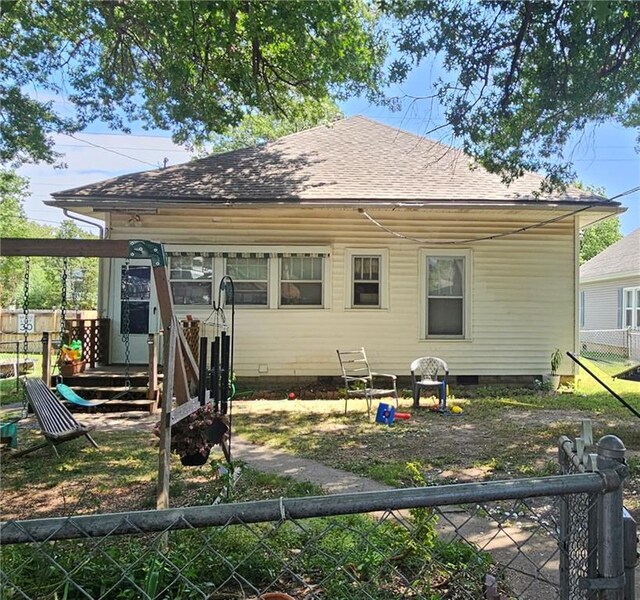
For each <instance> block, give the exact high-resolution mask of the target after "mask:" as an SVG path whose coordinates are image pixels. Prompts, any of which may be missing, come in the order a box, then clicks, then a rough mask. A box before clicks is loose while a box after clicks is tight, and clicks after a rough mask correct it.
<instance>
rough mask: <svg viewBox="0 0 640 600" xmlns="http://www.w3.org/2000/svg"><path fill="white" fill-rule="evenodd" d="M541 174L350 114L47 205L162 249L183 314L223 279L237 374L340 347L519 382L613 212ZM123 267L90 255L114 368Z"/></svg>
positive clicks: (399, 368) (541, 361)
mask: <svg viewBox="0 0 640 600" xmlns="http://www.w3.org/2000/svg"><path fill="white" fill-rule="evenodd" d="M541 181H542V180H541V178H540V177H539V176H537V175H534V174H530V173H528V174H525V176H524V177H522V178H520V179H518V180H517V181H515V182H513V183H512V184H511V185H510V186H506V185H505V184H503V183H501V180H500V178H499V177H497V176H495V175H491V174H489V173H488V172H486V171H485V170H484V169H482V168H480V167H478V166H477V165H474V164H472V161H471V160H470V159H469V158H468V157H466V156H465V155H464V154H462V153H461V152H459V151H457V150H454V149H452V148H449V147H447V146H443V145H441V144H438V143H435V142H432V141H429V140H426V139H424V138H420V137H418V136H415V135H412V134H409V133H406V132H403V131H399V130H396V129H393V128H391V127H387V126H385V125H382V124H379V123H377V122H375V121H371V120H369V119H366V118H363V117H353V118H349V119H344V120H341V121H338V122H336V123H334V124H332V125H331V126H320V127H316V128H314V129H310V130H307V131H303V132H300V133H296V134H293V135H289V136H286V137H284V138H281V139H280V140H277V141H275V142H272V143H268V144H266V145H264V146H259V147H254V148H247V149H243V150H237V151H233V152H228V153H224V154H219V155H214V156H210V157H208V158H204V159H201V160H196V161H192V162H189V163H186V164H183V165H177V166H174V167H169V168H165V169H159V170H154V171H147V172H142V173H134V174H130V175H124V176H121V177H116V178H114V179H111V180H108V181H103V182H99V183H95V184H92V185H87V186H83V187H79V188H75V189H71V190H67V191H64V192H59V193H57V194H55V195H54V199H53V200H51V201H49V202H48V204H50V205H52V206H58V207H61V208H66V209H69V210H72V211H75V212H77V213H81V214H84V215H88V216H91V217H96V218H99V219H102V220H104V222H105V224H106V232H107V233H106V235H107V237H108V238H111V239H150V240H155V241H159V242H163V243H164V244H165V247H166V249H167V251H168V252H169V254H170V277H171V285H172V288H173V292H174V302H175V310H176V312H177V314H178V315H180V316H185V315H187V314H190V315H192V316H193V318H195V319H201V320H202V321H205V322H207V323H211V322H213V321H214V318H215V317H214V316H212V300H213V299H215V298H217V291H218V284H219V281H220V279H221V277H222V276H224V275H225V274H230V275H231V276H232V277H233V279H234V281H235V288H236V339H235V362H234V370H235V371H236V372H237V374H238V375H239V376H241V377H286V378H291V377H297V378H306V377H316V376H337V375H338V374H339V369H338V361H337V358H336V353H335V351H336V349H337V348H341V349H349V348H359V347H360V346H365V347H366V349H367V353H368V355H369V359H370V362H371V363H372V365H373V366H374V368H375V369H376V370H380V371H385V372H393V373H396V374H398V375H408V374H409V365H410V363H411V361H412V360H413V359H415V358H417V357H420V356H428V355H434V356H440V357H442V358H444V359H445V360H446V361H447V362H448V364H449V368H450V371H451V374H452V376H453V378H454V379H455V378H457V380H458V381H459V382H468V383H471V382H476V381H480V382H483V381H495V380H496V378H503V379H510V380H519V378H525V379H527V380H528V381H531V379H532V377H533V376H537V375H540V374H542V373H547V372H548V371H549V356H550V354H551V352H552V350H553V349H554V348H561V349H562V350H563V351H564V350H575V349H576V347H577V343H578V342H577V332H578V326H577V319H578V289H577V286H578V284H577V281H578V277H577V274H578V258H577V257H578V249H579V231H580V229H581V228H583V227H585V226H587V225H588V224H590V223H592V222H594V221H597V220H600V219H602V218H604V217H606V216H609V215H614V214H617V213H620V212H622V211H623V210H624V209H622V208H621V207H620V205H619V204H618V203H616V202H608V201H606V200H605V199H603V198H601V197H598V196H594V195H593V194H592V193H591V192H588V191H584V190H579V189H576V188H569V189H568V190H567V191H566V192H565V193H563V194H559V195H556V196H552V197H547V196H544V195H542V196H539V195H538V193H539V187H540V183H541ZM136 268H137V269H139V270H138V271H136V276H137V277H138V278H140V279H141V280H144V281H145V282H146V289H142V290H141V292H140V293H139V294H138V295H136V297H135V298H132V302H133V304H132V310H131V320H132V331H135V332H136V333H135V334H134V335H132V347H131V351H132V353H133V356H134V358H135V359H137V360H139V361H140V362H143V361H144V360H145V358H146V336H145V335H144V334H145V333H146V331H148V330H154V329H155V328H156V327H157V318H156V316H155V315H156V311H155V310H154V302H155V300H154V295H153V289H152V282H151V278H150V275H149V272H148V268H147V267H144V266H143V265H141V266H136ZM145 269H146V270H145ZM121 273H122V261H119V260H113V261H111V262H110V263H108V264H103V269H102V279H101V288H100V302H101V305H100V306H101V311H102V314H103V315H104V316H107V317H109V318H111V319H112V320H113V322H114V323H113V325H112V328H111V329H112V332H113V337H112V359H113V360H115V361H121V360H122V358H123V349H122V342H121V340H120V336H119V323H120V312H121V310H120V308H121V302H120V297H119V294H120V278H121ZM142 287H143V288H144V287H145V286H142ZM205 330H206V331H209V332H211V331H212V328H211V327H210V326H209V325H208V326H207V327H206V328H205ZM136 340H137V341H136ZM561 372H562V373H563V374H566V375H570V374H572V373H573V365H572V363H571V361H569V360H565V361H564V362H563V364H562V368H561Z"/></svg>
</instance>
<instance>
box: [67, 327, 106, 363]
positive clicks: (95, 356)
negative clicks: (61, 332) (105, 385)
mask: <svg viewBox="0 0 640 600" xmlns="http://www.w3.org/2000/svg"><path fill="white" fill-rule="evenodd" d="M110 327H111V322H110V321H109V319H68V320H66V321H65V331H66V332H67V335H68V336H69V337H68V339H70V340H80V342H81V343H82V356H83V358H84V360H86V361H87V365H88V366H89V367H91V368H95V366H96V365H97V364H98V363H100V364H102V365H108V364H109V329H110Z"/></svg>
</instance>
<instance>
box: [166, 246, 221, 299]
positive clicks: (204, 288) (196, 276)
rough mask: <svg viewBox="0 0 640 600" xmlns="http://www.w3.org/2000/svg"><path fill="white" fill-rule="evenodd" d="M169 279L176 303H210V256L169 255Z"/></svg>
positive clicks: (211, 284)
mask: <svg viewBox="0 0 640 600" xmlns="http://www.w3.org/2000/svg"><path fill="white" fill-rule="evenodd" d="M169 279H170V282H171V291H172V292H173V302H174V304H176V305H193V304H195V305H211V303H212V299H213V260H212V258H211V257H210V256H199V255H193V256H171V258H170V262H169Z"/></svg>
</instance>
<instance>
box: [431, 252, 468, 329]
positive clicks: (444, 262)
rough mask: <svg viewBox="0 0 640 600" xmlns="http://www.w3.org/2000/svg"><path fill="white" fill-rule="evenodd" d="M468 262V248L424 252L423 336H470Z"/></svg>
mask: <svg viewBox="0 0 640 600" xmlns="http://www.w3.org/2000/svg"><path fill="white" fill-rule="evenodd" d="M470 263H471V253H470V251H468V250H461V251H443V252H439V251H425V252H424V255H423V265H424V266H423V268H424V271H423V273H424V288H423V289H424V290H425V295H424V298H425V305H424V335H425V337H427V338H429V337H437V338H452V339H464V338H468V337H469V314H470V301H469V296H470V281H471V279H470V268H471V265H470Z"/></svg>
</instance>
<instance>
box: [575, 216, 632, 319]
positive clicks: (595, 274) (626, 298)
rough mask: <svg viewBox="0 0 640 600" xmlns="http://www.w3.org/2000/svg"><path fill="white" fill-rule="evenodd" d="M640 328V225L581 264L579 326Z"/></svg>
mask: <svg viewBox="0 0 640 600" xmlns="http://www.w3.org/2000/svg"><path fill="white" fill-rule="evenodd" d="M626 327H630V328H631V329H638V330H640V228H639V229H636V230H635V231H634V232H633V233H630V234H629V235H628V236H626V237H624V238H622V239H621V240H619V241H617V242H616V243H615V244H612V245H611V246H609V247H608V248H606V249H605V250H603V251H602V252H600V254H598V255H596V256H594V257H593V258H592V259H591V260H588V261H587V262H586V263H584V264H583V265H582V266H581V267H580V329H581V330H593V329H598V330H602V329H623V328H626Z"/></svg>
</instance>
